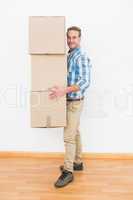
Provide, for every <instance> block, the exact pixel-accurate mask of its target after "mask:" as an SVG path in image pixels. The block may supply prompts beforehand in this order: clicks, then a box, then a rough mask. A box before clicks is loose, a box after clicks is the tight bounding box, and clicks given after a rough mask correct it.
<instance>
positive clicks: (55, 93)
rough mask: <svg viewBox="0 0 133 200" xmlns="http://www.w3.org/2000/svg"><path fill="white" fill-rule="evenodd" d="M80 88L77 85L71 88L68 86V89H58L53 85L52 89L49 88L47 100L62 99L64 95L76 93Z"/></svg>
mask: <svg viewBox="0 0 133 200" xmlns="http://www.w3.org/2000/svg"><path fill="white" fill-rule="evenodd" d="M79 90H80V88H79V86H77V85H71V86H68V87H66V88H65V87H59V86H57V85H55V86H54V87H52V88H49V92H50V93H49V98H50V99H54V98H57V97H62V96H64V95H66V94H67V93H71V92H77V91H79Z"/></svg>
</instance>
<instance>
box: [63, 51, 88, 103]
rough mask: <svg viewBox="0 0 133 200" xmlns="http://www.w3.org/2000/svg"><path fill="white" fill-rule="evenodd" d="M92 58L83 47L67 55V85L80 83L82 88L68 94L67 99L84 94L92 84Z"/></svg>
mask: <svg viewBox="0 0 133 200" xmlns="http://www.w3.org/2000/svg"><path fill="white" fill-rule="evenodd" d="M90 67H91V64H90V59H89V58H88V57H87V55H86V54H85V53H83V52H82V50H81V48H75V49H73V50H69V51H68V56H67V72H68V73H67V85H68V86H71V85H73V84H74V85H78V86H79V88H80V90H79V91H77V92H71V93H68V94H67V99H70V98H71V99H76V98H81V97H83V96H84V93H85V91H86V89H87V88H88V87H89V85H90Z"/></svg>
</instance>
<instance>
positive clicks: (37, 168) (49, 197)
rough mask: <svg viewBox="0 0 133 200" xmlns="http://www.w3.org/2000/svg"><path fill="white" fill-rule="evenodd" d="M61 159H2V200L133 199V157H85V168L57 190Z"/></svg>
mask: <svg viewBox="0 0 133 200" xmlns="http://www.w3.org/2000/svg"><path fill="white" fill-rule="evenodd" d="M62 163H63V159H61V158H59V159H58V158H54V159H53V158H46V159H42V158H1V159H0V200H57V199H58V200H133V160H111V159H110V160H102V159H97V160H89V159H86V158H85V159H84V163H85V170H84V171H83V172H74V182H72V183H70V184H69V185H67V186H66V187H64V188H60V189H57V188H55V187H54V182H55V181H56V179H57V177H58V176H59V175H60V171H59V165H60V164H62Z"/></svg>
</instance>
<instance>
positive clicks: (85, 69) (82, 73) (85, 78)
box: [76, 55, 92, 90]
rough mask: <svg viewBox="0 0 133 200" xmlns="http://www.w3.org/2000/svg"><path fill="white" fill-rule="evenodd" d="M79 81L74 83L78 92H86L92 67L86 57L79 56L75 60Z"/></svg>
mask: <svg viewBox="0 0 133 200" xmlns="http://www.w3.org/2000/svg"><path fill="white" fill-rule="evenodd" d="M77 65H78V66H79V80H78V81H77V82H76V85H77V87H79V89H80V90H86V89H87V88H88V87H89V85H90V68H91V67H92V65H91V63H90V59H89V58H88V57H87V55H81V56H80V57H79V58H78V60H77Z"/></svg>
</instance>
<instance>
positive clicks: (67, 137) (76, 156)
mask: <svg viewBox="0 0 133 200" xmlns="http://www.w3.org/2000/svg"><path fill="white" fill-rule="evenodd" d="M83 102H84V100H80V101H67V126H66V127H64V145H65V157H64V168H65V169H67V170H69V171H71V172H73V162H76V163H80V162H81V157H82V155H81V154H82V144H81V135H80V131H79V125H80V115H81V111H82V108H83Z"/></svg>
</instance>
